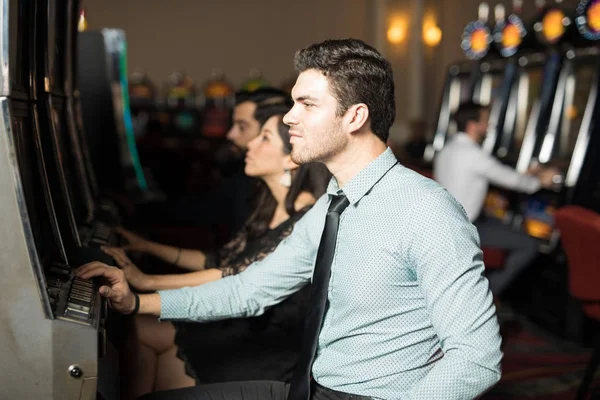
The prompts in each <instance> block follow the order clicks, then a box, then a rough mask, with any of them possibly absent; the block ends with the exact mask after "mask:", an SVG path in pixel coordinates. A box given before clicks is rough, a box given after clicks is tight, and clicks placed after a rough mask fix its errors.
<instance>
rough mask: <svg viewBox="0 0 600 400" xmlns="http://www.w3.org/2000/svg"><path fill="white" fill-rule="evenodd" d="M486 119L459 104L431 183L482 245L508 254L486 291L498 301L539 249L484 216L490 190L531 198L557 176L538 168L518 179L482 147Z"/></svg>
mask: <svg viewBox="0 0 600 400" xmlns="http://www.w3.org/2000/svg"><path fill="white" fill-rule="evenodd" d="M488 118H489V111H488V109H487V108H486V107H483V106H480V105H478V104H475V103H472V102H468V103H464V104H462V105H461V106H460V107H459V109H458V110H457V112H456V113H455V115H454V120H455V122H456V124H457V128H458V131H459V133H457V134H456V135H455V136H454V137H453V138H452V140H451V141H450V142H449V143H448V144H447V145H446V146H445V147H444V148H443V149H442V150H441V151H440V153H439V154H438V155H437V156H436V158H435V160H434V169H433V173H434V178H435V180H436V181H438V182H439V183H440V184H441V185H442V186H444V187H445V188H446V189H447V190H448V191H449V192H450V194H452V195H453V196H454V197H455V198H456V199H457V200H458V201H459V202H460V203H461V204H462V206H463V207H464V208H465V211H466V212H467V215H468V216H469V219H470V220H471V222H473V224H474V225H475V226H476V227H477V230H478V232H479V237H480V240H481V245H482V246H486V247H493V248H498V249H502V250H506V251H507V252H508V257H507V259H506V263H505V266H504V268H502V269H500V270H494V271H488V279H489V281H490V288H491V290H492V293H494V295H495V296H496V297H497V296H499V295H500V294H501V293H502V291H503V290H504V289H505V288H506V287H507V286H508V285H509V284H510V283H511V282H512V280H513V279H514V278H515V277H516V276H517V275H518V274H519V273H520V272H521V271H522V270H523V269H524V268H525V267H527V265H529V264H530V263H531V262H532V261H533V259H534V258H535V257H536V255H537V248H538V243H537V241H536V240H535V239H534V238H532V237H530V236H529V235H527V234H526V233H525V232H522V231H520V230H517V229H513V228H512V227H511V226H508V225H505V224H503V223H502V222H501V221H499V220H497V219H495V218H485V217H484V216H483V215H482V212H481V210H482V208H483V203H484V201H485V197H486V195H487V191H488V187H489V184H490V183H492V184H494V185H496V186H499V187H503V188H506V189H510V190H514V191H519V192H524V193H528V194H530V193H534V192H536V191H538V190H539V189H540V188H542V187H549V186H551V185H552V178H553V177H554V175H556V174H557V173H558V171H557V170H556V169H555V168H539V169H538V170H537V171H534V170H531V171H530V173H528V174H521V173H519V172H517V171H515V170H514V169H512V168H510V167H508V166H506V165H504V164H502V163H501V162H500V161H498V160H497V159H496V158H494V157H493V156H491V155H490V154H488V153H486V152H485V151H484V150H483V149H482V148H481V143H482V142H483V139H484V138H485V134H486V132H487V126H488ZM534 172H535V175H534V174H533V173H534Z"/></svg>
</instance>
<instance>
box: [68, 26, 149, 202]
mask: <svg viewBox="0 0 600 400" xmlns="http://www.w3.org/2000/svg"><path fill="white" fill-rule="evenodd" d="M77 58H78V68H77V74H78V77H77V81H78V84H79V95H80V98H81V115H82V120H83V125H84V126H83V130H84V131H85V135H86V137H87V141H88V145H89V150H90V159H91V164H92V168H93V169H94V171H95V174H96V179H97V182H98V186H99V188H100V192H101V193H106V192H117V193H127V194H128V195H130V196H134V197H136V196H137V197H138V198H140V197H141V198H143V197H144V196H148V195H150V191H149V190H148V183H147V181H146V177H145V174H144V171H143V169H142V166H141V163H140V160H139V155H138V152H137V146H136V142H135V133H134V127H133V121H132V117H131V110H130V104H129V91H128V88H129V84H128V77H127V43H126V40H125V33H124V32H123V31H121V30H118V29H102V30H101V31H95V32H92V31H85V32H80V33H79V38H78V44H77Z"/></svg>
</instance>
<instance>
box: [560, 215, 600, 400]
mask: <svg viewBox="0 0 600 400" xmlns="http://www.w3.org/2000/svg"><path fill="white" fill-rule="evenodd" d="M555 221H556V227H557V228H558V229H559V230H560V234H561V241H562V246H563V248H564V250H565V253H566V255H567V260H568V262H569V292H570V293H571V295H572V296H573V297H575V298H577V299H578V300H580V301H581V303H582V305H583V311H584V313H585V314H586V315H587V316H588V317H590V318H592V319H594V320H597V321H600V214H598V213H596V212H593V211H590V210H587V209H585V208H582V207H578V206H565V207H562V208H560V209H559V210H558V211H557V212H556V214H555ZM598 339H599V340H598V342H597V345H596V348H595V349H594V353H593V355H592V358H591V359H590V362H589V363H588V365H587V368H586V371H585V375H584V378H583V381H582V383H581V385H580V386H579V390H578V391H577V397H576V399H577V400H582V399H584V397H585V394H586V392H587V390H588V388H589V386H590V384H591V382H592V379H593V377H594V373H595V371H596V369H597V368H598V364H599V363H600V337H599V338H598Z"/></svg>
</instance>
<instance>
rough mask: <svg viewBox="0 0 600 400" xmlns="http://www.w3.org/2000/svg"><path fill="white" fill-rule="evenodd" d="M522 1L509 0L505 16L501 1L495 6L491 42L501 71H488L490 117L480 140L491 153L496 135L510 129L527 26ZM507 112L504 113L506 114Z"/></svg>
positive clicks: (495, 142) (494, 147) (498, 136)
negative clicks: (511, 4) (511, 8)
mask: <svg viewBox="0 0 600 400" xmlns="http://www.w3.org/2000/svg"><path fill="white" fill-rule="evenodd" d="M522 6H523V2H522V1H521V0H515V1H513V11H512V13H511V14H510V15H509V16H508V17H506V11H505V8H504V6H503V5H502V4H498V5H496V7H495V20H496V24H495V26H494V30H493V31H492V37H493V40H494V45H495V47H496V49H497V51H498V53H499V54H500V56H501V57H503V58H504V59H505V60H506V62H505V63H504V64H503V65H501V66H503V68H502V70H501V71H498V70H497V69H496V70H495V71H493V73H490V74H489V75H490V78H489V80H490V81H492V82H494V84H493V85H490V86H491V87H490V97H491V99H492V101H491V104H490V117H489V124H488V130H487V134H486V136H485V140H484V142H483V143H482V147H483V149H484V150H485V151H486V152H487V153H489V154H492V153H494V152H495V151H496V150H497V148H498V145H499V143H500V141H499V138H500V137H502V136H503V134H504V133H505V132H506V131H510V130H512V129H514V125H513V124H514V117H512V118H511V117H510V116H511V115H514V112H515V108H514V104H515V103H516V101H517V99H516V95H517V91H515V90H513V89H514V87H515V83H516V81H517V79H518V78H519V63H518V56H517V54H518V53H519V51H520V50H521V49H522V47H523V44H524V43H526V41H527V39H528V38H527V29H526V28H525V25H524V23H523V21H522V19H521V17H520V14H521V11H522ZM507 116H508V117H507Z"/></svg>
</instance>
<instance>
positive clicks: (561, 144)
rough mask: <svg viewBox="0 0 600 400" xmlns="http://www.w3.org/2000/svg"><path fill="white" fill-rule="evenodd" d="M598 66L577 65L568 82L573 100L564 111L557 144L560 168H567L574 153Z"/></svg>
mask: <svg viewBox="0 0 600 400" xmlns="http://www.w3.org/2000/svg"><path fill="white" fill-rule="evenodd" d="M596 70H597V66H596V65H595V64H580V65H576V66H575V73H574V77H572V78H573V79H572V80H571V81H570V82H569V83H568V84H573V85H574V89H573V102H572V103H571V104H570V105H568V106H567V108H566V110H565V111H564V118H565V119H566V121H565V125H566V126H565V128H564V129H563V132H561V135H560V136H559V137H557V141H558V143H557V146H555V149H557V151H556V153H557V154H556V156H557V159H558V160H557V161H558V164H559V165H556V166H557V167H559V168H562V169H566V168H567V167H568V164H569V162H570V160H571V156H572V155H573V150H574V149H575V143H576V142H577V136H578V134H579V129H580V128H581V122H582V121H583V114H584V112H585V108H586V105H587V101H588V99H589V95H590V89H591V86H592V83H593V82H594V81H595V80H594V75H595V74H596Z"/></svg>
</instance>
